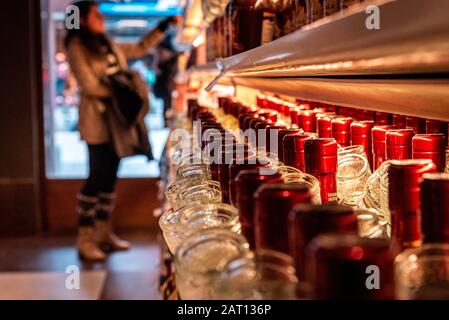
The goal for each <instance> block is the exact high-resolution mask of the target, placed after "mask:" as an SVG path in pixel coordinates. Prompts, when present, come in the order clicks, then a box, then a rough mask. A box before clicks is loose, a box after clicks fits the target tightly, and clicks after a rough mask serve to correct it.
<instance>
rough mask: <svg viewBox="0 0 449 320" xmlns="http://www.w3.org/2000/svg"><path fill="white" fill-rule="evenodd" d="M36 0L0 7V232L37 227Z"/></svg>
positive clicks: (38, 91)
mask: <svg viewBox="0 0 449 320" xmlns="http://www.w3.org/2000/svg"><path fill="white" fill-rule="evenodd" d="M39 14H40V12H39V2H38V1H37V0H14V1H4V2H2V4H1V10H0V30H2V32H1V33H0V43H1V46H0V201H1V202H0V234H3V233H8V234H15V233H17V234H24V233H33V232H35V231H36V228H37V227H38V225H39V224H38V221H39V219H38V217H39V215H40V212H39V202H40V201H39V199H40V197H39V190H40V187H39V186H40V180H41V179H40V169H39V168H40V161H39V159H40V156H39V141H40V140H39V112H40V108H41V103H40V101H41V99H40V96H41V84H40V79H41V78H40V77H41V71H40V70H41V65H40V47H39V43H40V29H39Z"/></svg>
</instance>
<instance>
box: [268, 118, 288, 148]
mask: <svg viewBox="0 0 449 320" xmlns="http://www.w3.org/2000/svg"><path fill="white" fill-rule="evenodd" d="M283 129H287V127H286V126H282V125H278V124H274V125H270V126H268V127H266V128H265V150H266V151H267V152H270V153H274V154H278V150H279V148H278V145H277V143H278V135H279V131H280V130H283ZM272 138H273V139H272ZM272 140H273V141H272Z"/></svg>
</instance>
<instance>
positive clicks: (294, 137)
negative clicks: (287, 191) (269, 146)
mask: <svg viewBox="0 0 449 320" xmlns="http://www.w3.org/2000/svg"><path fill="white" fill-rule="evenodd" d="M310 139H312V136H310V135H308V134H304V133H298V134H291V135H286V136H285V137H284V139H283V140H282V149H283V153H284V154H283V159H284V163H285V164H286V165H287V166H291V167H295V168H297V169H299V170H301V171H303V172H304V170H305V154H304V143H305V142H306V141H307V140H310Z"/></svg>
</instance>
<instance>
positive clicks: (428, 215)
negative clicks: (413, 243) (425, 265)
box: [420, 173, 449, 244]
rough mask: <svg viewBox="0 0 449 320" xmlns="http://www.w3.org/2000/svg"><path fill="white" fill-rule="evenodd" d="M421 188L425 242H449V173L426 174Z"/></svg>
mask: <svg viewBox="0 0 449 320" xmlns="http://www.w3.org/2000/svg"><path fill="white" fill-rule="evenodd" d="M420 189H421V221H422V235H423V242H424V243H447V244H449V174H444V173H426V174H424V175H423V176H422V180H421V184H420Z"/></svg>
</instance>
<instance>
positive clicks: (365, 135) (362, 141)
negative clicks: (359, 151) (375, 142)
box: [351, 120, 375, 170]
mask: <svg viewBox="0 0 449 320" xmlns="http://www.w3.org/2000/svg"><path fill="white" fill-rule="evenodd" d="M374 125H375V122H374V121H373V120H364V121H354V122H353V123H351V145H361V146H363V148H364V150H365V154H366V157H367V158H368V162H369V164H370V168H371V170H373V151H372V140H371V130H372V129H373V128H374Z"/></svg>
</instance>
